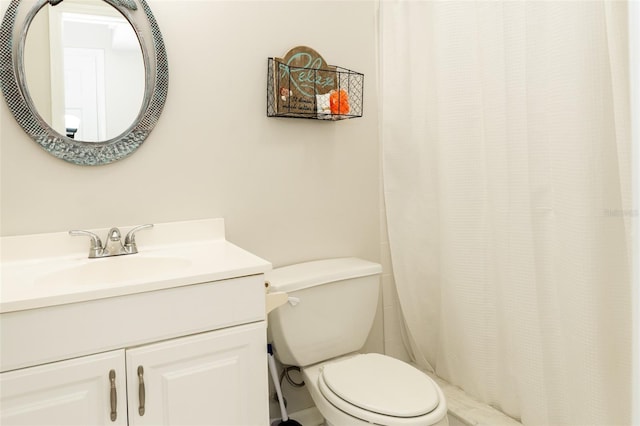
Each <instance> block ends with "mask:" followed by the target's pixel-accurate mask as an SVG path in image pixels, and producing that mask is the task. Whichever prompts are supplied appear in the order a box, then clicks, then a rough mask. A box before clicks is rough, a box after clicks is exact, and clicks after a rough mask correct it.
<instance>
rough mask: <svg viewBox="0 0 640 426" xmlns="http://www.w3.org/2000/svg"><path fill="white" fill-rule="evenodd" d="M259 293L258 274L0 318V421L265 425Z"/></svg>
mask: <svg viewBox="0 0 640 426" xmlns="http://www.w3.org/2000/svg"><path fill="white" fill-rule="evenodd" d="M264 297H265V292H264V278H263V275H262V274H260V275H254V276H248V277H241V278H235V279H229V280H222V281H219V282H212V283H204V284H198V285H190V286H185V287H178V288H171V289H165V290H160V291H153V292H148V293H141V294H132V295H126V296H120V297H113V298H107V299H102V300H93V301H87V302H84V303H72V304H68V305H60V306H52V307H47V308H42V309H33V310H26V311H17V312H13V313H7V314H3V316H2V318H1V321H0V323H1V325H2V331H3V336H2V338H3V347H2V352H3V365H8V366H12V367H13V366H16V367H18V368H16V369H12V370H10V371H5V372H3V373H1V374H0V407H1V410H0V424H2V425H3V426H9V425H34V426H35V425H38V426H41V425H79V426H80V425H82V426H87V425H127V424H129V425H140V426H142V425H154V426H157V425H180V426H182V425H195V424H198V425H224V426H231V425H238V426H245V425H267V424H268V390H267V389H268V388H267V386H268V385H267V374H268V373H267V355H266V322H265V311H264V310H265V306H264ZM105 350H106V351H105ZM76 354H81V355H82V356H73V357H72V355H76ZM85 354H86V355H85ZM4 356H6V358H4ZM5 361H6V362H5ZM112 371H113V373H112ZM138 372H140V374H138ZM110 374H112V375H113V377H112V378H110ZM112 384H113V385H114V387H115V395H114V396H112V392H111V389H112ZM112 404H115V412H116V413H117V416H116V417H115V419H112V416H111V413H112Z"/></svg>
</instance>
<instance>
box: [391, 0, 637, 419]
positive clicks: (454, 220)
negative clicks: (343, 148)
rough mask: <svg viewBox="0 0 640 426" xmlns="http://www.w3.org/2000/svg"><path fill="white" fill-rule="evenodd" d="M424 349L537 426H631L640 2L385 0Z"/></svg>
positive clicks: (410, 282)
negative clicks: (633, 71) (634, 68)
mask: <svg viewBox="0 0 640 426" xmlns="http://www.w3.org/2000/svg"><path fill="white" fill-rule="evenodd" d="M380 42H381V59H380V62H381V80H382V102H383V106H382V120H383V124H382V128H381V129H382V140H383V173H384V195H385V200H386V206H387V219H388V225H389V226H388V229H389V241H390V245H391V257H392V263H393V269H394V275H395V280H396V286H397V289H398V297H399V300H400V304H401V308H402V312H403V315H404V319H405V321H406V324H407V329H408V334H409V337H410V338H409V341H410V342H411V346H412V347H411V352H412V353H413V354H414V356H415V361H416V362H417V363H418V364H419V365H420V366H421V367H423V368H426V369H432V370H434V371H435V372H436V373H437V374H438V375H439V376H441V377H443V378H444V379H446V380H448V381H449V382H451V383H453V384H455V385H458V386H460V387H462V388H463V389H465V391H467V392H468V393H470V394H472V395H474V396H475V397H477V398H479V399H481V400H482V401H484V402H486V403H488V404H491V405H493V406H496V407H498V408H499V409H501V410H502V411H504V412H505V413H507V414H509V415H511V416H513V417H516V418H519V419H521V421H522V422H523V423H524V424H525V425H614V424H620V425H628V424H630V422H631V419H630V406H631V400H630V398H631V394H630V391H631V381H630V371H631V302H630V297H631V277H630V273H631V269H630V262H631V246H632V245H631V240H630V237H631V220H633V217H632V215H630V214H628V213H629V212H630V209H631V187H630V185H631V176H630V173H631V166H630V164H631V151H630V149H631V147H630V143H631V141H630V131H629V129H630V113H629V72H628V58H627V54H626V52H627V51H628V49H627V22H626V3H624V2H608V1H585V2H533V1H531V2H515V1H513V2H512V1H508V2H507V1H504V2H468V1H467V2H462V1H453V2H427V1H399V0H383V1H381V2H380Z"/></svg>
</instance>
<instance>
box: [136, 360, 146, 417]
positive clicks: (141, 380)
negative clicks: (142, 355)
mask: <svg viewBox="0 0 640 426" xmlns="http://www.w3.org/2000/svg"><path fill="white" fill-rule="evenodd" d="M138 399H139V401H140V405H139V406H138V414H140V416H144V399H145V395H144V368H142V366H141V365H139V366H138Z"/></svg>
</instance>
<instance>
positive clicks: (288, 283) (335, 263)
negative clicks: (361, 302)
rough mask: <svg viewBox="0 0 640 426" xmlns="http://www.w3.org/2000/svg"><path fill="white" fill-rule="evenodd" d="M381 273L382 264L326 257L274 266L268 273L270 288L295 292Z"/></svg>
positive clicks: (352, 258)
mask: <svg viewBox="0 0 640 426" xmlns="http://www.w3.org/2000/svg"><path fill="white" fill-rule="evenodd" d="M381 272H382V266H381V265H380V264H379V263H375V262H369V261H368V260H363V259H358V258H355V257H342V258H337V259H324V260H316V261H312V262H304V263H298V264H295V265H290V266H283V267H281V268H275V269H273V270H271V271H269V272H267V273H266V274H265V278H266V280H267V281H268V282H269V288H270V289H271V291H284V292H292V291H296V290H302V289H305V288H309V287H314V286H317V285H322V284H328V283H332V282H335V281H342V280H347V279H351V278H359V277H366V276H368V275H376V274H380V273H381Z"/></svg>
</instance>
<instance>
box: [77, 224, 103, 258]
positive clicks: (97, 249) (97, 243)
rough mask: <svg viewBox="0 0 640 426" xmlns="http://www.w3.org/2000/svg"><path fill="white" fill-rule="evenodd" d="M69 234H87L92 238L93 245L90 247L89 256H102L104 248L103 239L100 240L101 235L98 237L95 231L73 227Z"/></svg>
mask: <svg viewBox="0 0 640 426" xmlns="http://www.w3.org/2000/svg"><path fill="white" fill-rule="evenodd" d="M69 235H71V236H72V237H77V236H79V235H85V236H87V237H89V238H91V246H90V247H89V257H90V258H93V257H100V255H101V254H102V250H103V247H102V241H101V240H100V237H98V236H97V235H96V234H94V233H93V232H90V231H84V230H82V229H72V230H71V231H69Z"/></svg>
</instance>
